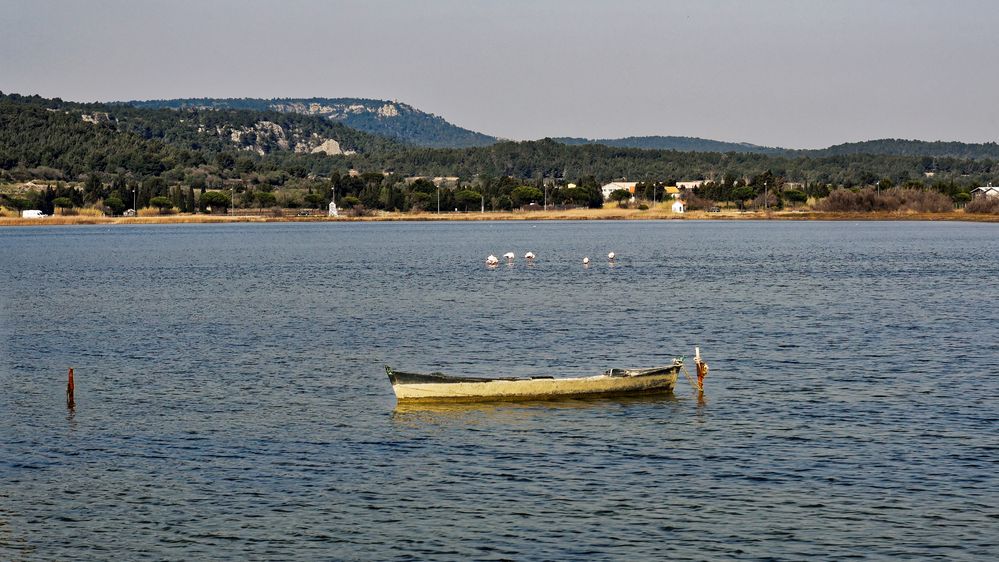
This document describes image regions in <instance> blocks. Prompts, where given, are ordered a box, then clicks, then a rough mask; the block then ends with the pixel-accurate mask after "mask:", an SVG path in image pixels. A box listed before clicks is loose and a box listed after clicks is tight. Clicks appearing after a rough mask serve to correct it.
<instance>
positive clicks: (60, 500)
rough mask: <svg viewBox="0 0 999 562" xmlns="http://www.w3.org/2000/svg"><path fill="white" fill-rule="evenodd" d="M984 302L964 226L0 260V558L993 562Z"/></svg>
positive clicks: (612, 226)
mask: <svg viewBox="0 0 999 562" xmlns="http://www.w3.org/2000/svg"><path fill="white" fill-rule="evenodd" d="M511 250H512V251H514V252H516V253H517V255H518V256H522V255H523V254H524V252H526V251H528V250H532V251H534V252H535V253H537V254H538V259H537V260H536V263H534V264H533V265H527V264H526V263H525V262H524V260H523V259H522V258H519V257H518V259H517V261H516V262H515V263H514V264H513V265H511V266H507V265H505V264H503V265H501V266H499V267H497V268H495V269H489V268H486V267H485V266H484V265H483V261H484V258H485V256H486V255H488V254H490V253H493V254H496V255H500V254H502V253H504V252H506V251H511ZM612 250H613V251H615V252H616V253H617V254H618V256H619V258H618V260H617V262H616V264H613V265H610V264H608V263H607V262H606V260H605V258H604V257H603V256H606V254H607V252H609V251H612ZM583 256H589V257H590V258H591V260H593V263H591V264H590V266H589V268H584V267H583V266H582V264H581V263H580V262H581V259H582V257H583ZM997 282H999V227H997V226H996V225H989V224H961V223H944V224H941V223H914V222H903V223H896V222H891V223H878V222H864V223H849V222H838V223H815V222H809V223H776V222H760V223H754V222H694V221H676V222H627V223H623V222H538V223H531V222H525V223H519V222H518V223H512V222H497V223H488V222H487V223H447V224H423V223H414V224H406V223H398V224H396V223H392V224H388V223H379V224H342V223H341V224H328V223H327V224H236V225H177V226H149V227H129V226H117V227H110V228H109V227H57V228H46V227H38V228H7V229H0V559H3V560H100V559H112V558H116V559H127V560H147V559H148V560H162V559H172V560H184V559H215V560H246V559H254V560H264V559H273V560H289V559H300V560H316V559H336V560H339V559H368V560H391V559H399V560H427V559H453V560H467V559H484V560H489V559H521V560H545V559H550V560H570V559H571V560H582V559H616V560H653V559H664V558H671V559H696V560H703V559H732V558H739V559H791V560H800V559H804V558H812V559H837V560H838V559H843V558H846V557H855V558H861V559H900V558H902V559H931V558H940V559H948V560H950V559H968V560H972V559H977V560H995V559H997V558H999V477H997V472H999V337H997V336H999V329H997V328H999V284H997ZM694 345H700V346H701V347H702V350H703V352H704V354H705V356H706V359H707V360H708V361H709V362H710V364H711V367H712V370H711V374H710V375H709V377H708V380H707V392H706V394H705V399H704V400H703V401H699V400H698V399H697V398H696V396H695V395H694V393H693V392H692V391H691V390H690V388H689V387H686V386H678V389H677V392H676V393H675V395H674V396H670V397H661V398H644V399H615V400H587V401H568V402H559V403H555V404H544V403H528V404H503V405H479V406H474V405H473V406H463V407H437V408H432V407H424V408H415V407H414V408H396V404H395V400H394V397H393V395H392V391H391V387H390V386H389V383H388V380H387V378H386V377H385V374H384V370H383V366H384V365H386V364H388V365H392V366H394V367H397V368H400V369H405V370H417V371H419V370H442V371H445V372H451V373H456V374H468V375H485V376H488V375H527V374H537V373H551V374H557V375H565V376H569V375H584V374H593V373H596V372H600V371H603V370H604V369H607V368H609V367H643V366H651V365H654V364H661V363H664V362H668V361H669V360H670V359H672V357H674V356H677V355H686V356H688V357H689V356H690V355H692V354H693V346H694ZM70 366H72V367H74V368H75V369H76V381H77V407H76V409H75V411H74V412H68V411H67V409H66V407H65V403H64V389H65V377H66V368H67V367H70ZM681 383H683V380H682V379H681Z"/></svg>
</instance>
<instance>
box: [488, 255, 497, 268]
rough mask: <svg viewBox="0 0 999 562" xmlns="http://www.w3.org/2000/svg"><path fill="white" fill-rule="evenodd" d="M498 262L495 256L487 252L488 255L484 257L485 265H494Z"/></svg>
mask: <svg viewBox="0 0 999 562" xmlns="http://www.w3.org/2000/svg"><path fill="white" fill-rule="evenodd" d="M498 263H499V259H497V258H496V256H494V255H492V254H489V257H488V258H486V265H496V264H498Z"/></svg>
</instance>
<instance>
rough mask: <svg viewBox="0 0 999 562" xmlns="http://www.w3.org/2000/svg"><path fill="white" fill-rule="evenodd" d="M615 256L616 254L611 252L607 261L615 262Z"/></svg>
mask: <svg viewBox="0 0 999 562" xmlns="http://www.w3.org/2000/svg"><path fill="white" fill-rule="evenodd" d="M615 255H616V254H615V253H614V252H611V253H609V254H607V259H609V260H610V261H614V256H615Z"/></svg>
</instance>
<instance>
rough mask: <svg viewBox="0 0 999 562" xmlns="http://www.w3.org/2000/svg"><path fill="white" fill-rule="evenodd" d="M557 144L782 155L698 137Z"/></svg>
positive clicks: (574, 139) (579, 140)
mask: <svg viewBox="0 0 999 562" xmlns="http://www.w3.org/2000/svg"><path fill="white" fill-rule="evenodd" d="M553 140H555V141H556V142H560V143H562V144H568V145H574V146H575V145H583V144H602V145H604V146H612V147H616V148H642V149H646V150H677V151H680V152H742V153H747V154H781V153H783V152H784V150H783V149H781V148H771V147H767V146H758V145H755V144H749V143H746V142H725V141H716V140H710V139H702V138H697V137H669V136H650V137H625V138H622V139H584V138H578V137H559V138H555V139H553Z"/></svg>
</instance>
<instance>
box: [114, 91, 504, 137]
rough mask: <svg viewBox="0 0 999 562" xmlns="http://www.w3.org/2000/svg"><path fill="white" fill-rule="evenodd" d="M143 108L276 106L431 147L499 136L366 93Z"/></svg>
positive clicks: (160, 103) (146, 104)
mask: <svg viewBox="0 0 999 562" xmlns="http://www.w3.org/2000/svg"><path fill="white" fill-rule="evenodd" d="M126 103H128V104H129V105H132V106H134V107H139V108H156V109H160V108H168V109H183V108H198V109H242V110H251V111H278V112H282V113H297V114H300V115H313V116H320V117H326V118H328V119H330V120H333V121H336V122H339V123H342V124H344V125H346V126H348V127H350V128H352V129H357V130H359V131H364V132H366V133H372V134H375V135H381V136H385V137H390V138H393V139H396V140H400V141H402V142H405V143H408V144H412V145H416V146H423V147H428V148H468V147H473V146H489V145H491V144H493V143H495V142H496V141H497V140H498V139H497V138H496V137H492V136H489V135H485V134H482V133H477V132H475V131H470V130H468V129H463V128H461V127H459V126H457V125H452V124H451V123H448V122H447V121H445V120H444V118H442V117H438V116H437V115H434V114H432V113H426V112H424V111H420V110H419V109H416V108H415V107H413V106H411V105H409V104H405V103H401V102H397V101H388V100H374V99H365V98H276V99H259V98H232V99H222V98H188V99H170V100H148V101H130V102H126Z"/></svg>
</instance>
